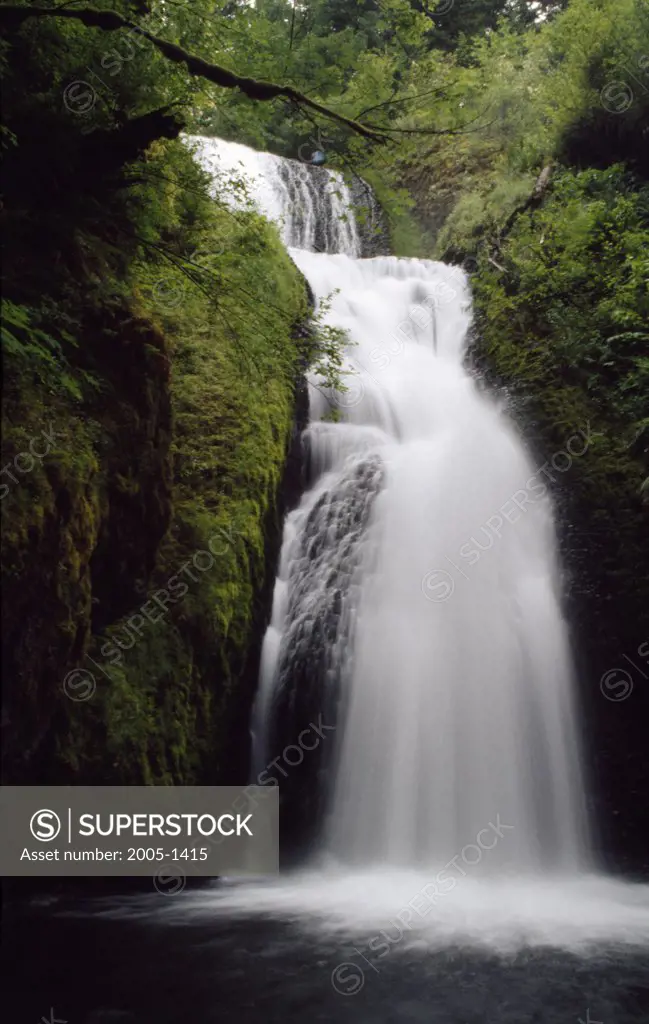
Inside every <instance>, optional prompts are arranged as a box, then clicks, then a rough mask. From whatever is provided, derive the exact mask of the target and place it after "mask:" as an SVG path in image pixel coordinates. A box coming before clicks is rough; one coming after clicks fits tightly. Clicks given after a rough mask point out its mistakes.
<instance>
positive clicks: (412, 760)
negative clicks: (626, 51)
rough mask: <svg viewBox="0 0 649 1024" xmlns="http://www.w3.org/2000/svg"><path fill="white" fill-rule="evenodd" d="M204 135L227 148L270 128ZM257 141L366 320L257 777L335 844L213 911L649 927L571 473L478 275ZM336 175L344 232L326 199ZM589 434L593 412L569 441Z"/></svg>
mask: <svg viewBox="0 0 649 1024" xmlns="http://www.w3.org/2000/svg"><path fill="white" fill-rule="evenodd" d="M203 143H204V144H203V145H202V149H201V146H200V145H199V150H198V151H199V155H200V154H201V153H202V154H203V159H204V161H205V162H206V163H207V165H208V166H211V167H214V166H216V165H218V166H219V167H221V169H222V168H223V167H225V166H229V167H230V168H232V166H233V157H234V156H237V158H238V157H239V155H240V151H243V150H245V147H237V151H236V153H234V152H233V147H232V144H229V143H220V142H219V140H214V139H210V140H203ZM206 154H207V156H206ZM208 157H209V159H208ZM228 161H229V162H228ZM240 163H241V167H242V168H243V171H244V172H245V171H246V169H247V170H248V172H250V171H251V170H252V172H254V173H253V179H254V182H253V184H254V188H253V192H254V194H255V201H256V202H257V203H258V205H259V206H260V207H261V209H262V210H263V211H264V212H266V213H267V215H268V216H270V217H271V218H273V219H275V220H276V221H277V222H278V224H279V225H280V226H281V229H282V231H283V233H284V238H285V241H286V243H287V244H288V246H289V252H290V254H291V256H292V258H293V260H294V261H295V263H296V264H297V266H298V267H299V268H300V270H301V271H302V273H303V274H304V276H305V277H306V279H307V280H308V282H309V285H310V287H311V289H312V292H313V294H314V296H315V299H316V302H317V303H321V302H322V301H323V300H326V301H327V312H326V319H327V322H328V323H329V324H330V325H332V326H333V327H336V328H341V329H342V330H343V331H345V332H346V334H347V338H348V344H347V347H346V354H345V364H344V366H343V375H344V383H345V386H344V388H341V389H340V390H338V391H331V390H327V389H326V388H325V387H324V386H323V382H322V381H321V380H319V379H318V378H317V376H315V375H314V374H313V373H312V374H311V375H310V377H309V391H310V423H309V426H308V429H307V430H306V431H305V435H304V439H303V440H304V450H305V453H306V458H307V462H308V471H309V484H308V488H307V490H306V491H305V493H304V495H303V497H302V500H301V502H300V504H299V506H298V507H297V508H295V509H294V510H293V511H292V512H290V514H289V515H288V516H287V519H286V522H285V528H284V538H283V543H282V550H281V557H280V563H279V567H278V573H277V579H276V583H275V590H274V598H273V608H272V617H271V622H270V624H269V626H268V629H267V632H266V635H265V638H264V642H263V648H262V657H261V667H260V677H259V688H258V692H257V696H256V700H255V705H254V709H253V716H252V726H251V733H252V743H253V772H252V781H253V782H258V783H262V784H265V783H268V782H269V781H272V782H275V783H279V785H280V787H281V788H280V797H281V799H282V801H283V803H284V804H285V806H286V817H287V819H291V818H297V819H300V820H301V821H302V824H304V823H306V824H307V825H308V828H307V829H306V831H307V832H308V835H309V838H310V840H311V842H310V846H309V853H310V858H309V859H308V860H307V865H306V867H305V868H303V869H302V870H301V871H300V872H298V873H292V874H290V875H288V876H286V877H285V878H284V879H282V880H281V881H279V882H276V883H274V884H269V883H267V882H260V883H246V884H245V885H244V884H234V885H227V884H226V885H225V886H223V887H221V889H220V890H219V893H218V895H217V893H216V892H215V895H214V899H211V898H208V899H205V897H204V896H202V897H200V898H199V897H196V898H195V899H194V900H192V912H195V913H197V914H200V913H212V912H214V910H215V909H220V910H221V911H222V912H226V913H228V914H231V913H236V912H244V913H246V914H248V913H268V914H277V913H287V914H288V915H289V917H293V916H295V915H300V916H301V918H303V919H304V920H305V921H307V922H308V921H309V920H311V921H314V920H317V921H318V922H319V927H331V928H333V929H334V930H337V929H340V928H343V929H347V930H349V931H350V932H355V933H358V932H359V930H360V931H363V929H375V928H376V927H377V926H378V925H379V923H380V922H381V921H385V919H386V918H387V917H388V916H389V915H390V914H392V916H394V915H395V914H396V911H397V910H398V909H399V908H400V907H402V906H408V907H410V908H412V906H413V903H412V900H413V899H415V900H416V899H420V900H421V899H424V896H425V901H428V903H429V904H430V906H431V907H434V909H435V913H434V914H433V915H431V918H430V919H427V920H426V921H424V920H423V917H424V915H423V913H422V914H420V916H421V917H422V920H421V921H419V923H418V928H419V930H420V932H423V930H424V929H425V930H426V934H427V938H428V940H431V935H432V934H433V931H434V939H433V940H432V941H435V942H438V943H439V942H443V943H447V942H453V941H462V942H465V941H477V942H480V943H482V942H487V943H489V944H491V945H496V946H498V945H500V946H502V947H507V948H509V947H511V946H512V945H514V946H515V945H517V944H527V945H534V944H539V945H544V944H547V943H553V944H556V945H557V946H561V945H564V946H566V947H569V948H572V949H579V948H580V947H581V946H584V945H588V944H589V943H591V944H592V943H598V942H600V943H601V942H606V941H608V940H613V941H621V942H631V943H636V942H648V941H649V890H647V888H646V887H641V886H638V887H629V886H627V885H626V884H625V883H624V882H617V881H613V880H610V879H607V878H606V877H605V876H604V875H603V874H601V873H598V872H597V871H596V868H595V866H594V856H593V853H592V843H591V840H590V837H589V828H588V823H587V820H586V811H585V796H584V791H585V786H584V781H583V779H582V772H581V766H580V756H579V738H578V730H577V726H576V707H575V699H574V692H573V691H574V685H573V684H574V681H573V669H572V663H571V653H570V646H569V641H568V634H567V626H566V622H565V620H564V617H563V615H562V610H561V599H560V590H561V574H560V567H559V565H558V560H557V551H556V545H555V536H554V524H553V514H552V505H551V500H550V495H549V487H548V480H547V477H546V476H544V474H543V473H542V472H541V471H540V470H538V469H537V468H536V467H535V465H534V463H533V462H532V460H531V458H530V455H529V454H528V452H527V451H526V449H525V446H524V444H523V442H522V440H521V438H520V436H519V434H518V432H517V430H516V428H515V427H514V425H513V424H512V422H511V421H510V420H509V418H508V417H507V415H506V412H505V411H504V409H503V408H502V407H501V406H500V405H499V403H498V401H497V400H496V398H495V397H494V396H493V395H490V394H489V393H487V392H486V390H485V389H484V388H483V387H482V386H481V384H480V381H479V380H478V379H476V378H475V377H474V376H473V375H472V374H471V372H470V371H469V370H468V369H467V367H466V351H467V336H468V332H469V328H470V324H471V299H470V290H469V285H468V281H467V278H466V275H465V274H464V273H463V271H462V270H461V269H460V268H457V267H452V266H447V265H445V264H443V263H438V262H433V261H430V260H422V259H402V258H396V257H392V256H381V257H374V258H362V256H360V254H359V251H358V242H357V239H358V235H357V232H356V228H355V225H354V220H353V212H352V211H351V209H350V207H349V205H346V204H348V201H349V193H344V194H343V193H341V192H340V189H339V187H338V186H339V184H340V183H339V182H338V179H336V178H333V176H332V174H331V172H328V171H324V170H323V169H322V168H318V169H314V168H307V167H304V166H303V165H300V164H298V163H297V162H295V161H288V160H283V159H281V158H279V157H271V156H270V155H269V154H260V153H255V154H253V153H252V151H251V150H247V151H246V155H245V157H244V158H243V159H242V160H241V162H240ZM309 175H314V177H313V178H308V176H309ZM316 176H318V177H316ZM296 181H298V182H300V183H301V184H300V187H299V188H298V187H297V186H295V187H291V188H287V187H286V184H287V182H288V183H291V182H293V184H295V182H296ZM327 181H328V184H327ZM332 184H333V185H336V186H337V188H338V192H339V197H340V195H343V199H344V200H345V202H344V203H343V210H342V214H343V215H344V224H345V228H344V231H343V232H342V233H341V231H340V230H339V228H337V227H336V226H335V225H334V224H333V223H332V221H333V220H335V219H336V218H340V217H341V209H340V208H339V206H337V205H336V204H332V203H331V202H329V201H328V200H325V198H323V197H322V196H320V198H319V199H318V189H319V188H325V187H330V186H332ZM317 217H324V218H325V219H326V223H324V224H321V225H320V227H319V229H318V231H319V233H320V237H322V238H325V239H326V240H328V243H327V246H326V247H324V248H327V251H321V250H322V248H323V247H322V246H319V245H318V244H316V243H315V241H314V238H315V234H314V230H313V224H314V218H316V219H317ZM305 225H311V227H310V228H309V230H308V231H305ZM332 248H334V249H335V248H337V249H338V250H339V251H331V249H332ZM340 250H342V251H340ZM587 446H588V436H587V431H586V430H585V431H584V433H583V434H580V435H579V436H576V437H573V438H566V445H565V446H564V447H566V448H567V451H569V452H570V456H569V457H570V458H578V457H579V456H580V455H581V454H584V453H585V451H586V449H587ZM315 723H319V724H315ZM323 723H325V724H324V725H323ZM300 737H308V742H307V740H305V742H304V744H302V741H301V739H300ZM289 750H290V751H292V753H291V755H290V756H289V754H288V751H289ZM284 752H286V757H285V758H284V756H283V753H284ZM295 752H297V756H295ZM278 765H279V770H277V766H278ZM431 886H432V887H433V894H432V895H431ZM456 888H457V892H456V893H454V895H453V899H452V900H449V901H446V900H444V899H441V902H440V897H444V896H445V895H448V894H449V893H450V892H452V891H453V890H454V889H456ZM422 894H424V896H422ZM429 909H430V907H429ZM412 916H413V915H412V913H410V917H411V918H412ZM399 920H402V918H401V917H399ZM408 927H409V928H410V925H408ZM431 929H432V931H431ZM370 934H371V932H370ZM401 934H403V929H401Z"/></svg>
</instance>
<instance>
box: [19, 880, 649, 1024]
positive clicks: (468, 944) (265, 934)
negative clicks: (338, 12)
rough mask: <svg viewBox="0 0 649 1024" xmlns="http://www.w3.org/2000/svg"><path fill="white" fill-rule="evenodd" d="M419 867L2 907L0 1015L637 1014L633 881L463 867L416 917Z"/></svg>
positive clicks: (249, 1020)
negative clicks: (460, 876) (452, 887)
mask: <svg viewBox="0 0 649 1024" xmlns="http://www.w3.org/2000/svg"><path fill="white" fill-rule="evenodd" d="M423 877H424V876H422V877H420V878H416V877H415V876H414V874H413V873H411V872H404V873H397V874H395V873H394V872H393V871H390V872H387V873H386V872H381V871H376V872H370V873H366V874H365V875H360V874H359V875H356V876H354V875H351V876H350V875H349V874H348V873H347V874H345V875H340V876H338V877H335V876H334V877H331V878H329V879H325V878H323V876H322V874H320V873H314V872H311V873H304V874H302V875H296V876H293V877H290V876H287V877H285V878H282V879H280V880H278V881H275V882H271V881H268V880H259V881H254V880H247V881H241V880H237V881H232V882H229V881H227V880H221V881H219V882H213V883H211V884H209V885H208V886H206V887H204V888H200V889H185V890H184V891H181V892H178V893H175V894H173V895H171V894H170V895H165V894H164V893H158V892H156V893H153V894H151V895H137V896H128V897H126V896H122V897H116V896H110V897H108V896H104V897H100V898H94V899H81V898H78V897H77V898H70V897H68V898H57V899H53V898H50V899H49V900H47V899H39V900H34V901H32V903H31V904H30V905H29V906H25V904H22V905H21V906H20V907H18V906H17V905H15V906H12V905H9V907H8V909H7V915H6V918H7V928H6V935H7V937H8V939H7V942H6V943H5V949H4V951H3V960H4V965H3V976H4V977H5V979H6V981H5V983H4V987H3V997H2V998H3V1002H4V1003H5V1005H7V1008H8V1010H9V1011H10V1012H9V1013H8V1014H7V1016H6V1018H5V1019H7V1020H11V1021H12V1022H14V1021H15V1022H16V1024H17V1022H19V1021H25V1022H27V1024H36V1022H37V1021H40V1020H41V1019H44V1020H45V1021H48V1022H50V1021H54V1020H58V1021H66V1022H69V1024H136V1022H137V1024H149V1022H150V1024H188V1022H200V1024H212V1022H214V1024H216V1022H225V1021H236V1022H237V1024H259V1022H261V1021H273V1022H274V1021H278V1022H280V1021H285V1022H288V1024H291V1022H298V1021H300V1022H301V1021H304V1020H305V1019H309V1020H312V1021H322V1022H334V1021H336V1022H337V1021H354V1022H359V1024H365V1022H367V1024H370V1022H371V1024H388V1022H390V1024H392V1022H394V1024H396V1022H401V1021H403V1022H424V1021H425V1022H427V1024H429V1022H430V1024H487V1022H494V1024H577V1022H578V1021H581V1022H582V1024H597V1022H599V1024H645V1022H646V1020H647V1019H648V1018H649V947H648V946H647V944H646V943H647V931H648V929H649V918H648V914H647V905H648V901H649V889H648V888H647V887H646V886H634V885H629V884H628V883H624V882H621V881H615V880H611V879H603V878H600V877H596V876H592V877H584V878H582V879H580V880H572V881H565V882H560V881H557V882H556V883H555V884H550V883H548V882H547V881H546V882H544V883H541V882H535V881H533V880H528V881H525V880H515V879H509V880H507V879H504V880H503V881H502V882H501V883H500V884H498V883H497V882H495V881H494V880H493V879H490V880H489V883H488V885H484V884H483V883H481V882H480V881H478V880H473V879H471V878H467V879H466V881H465V883H464V884H463V885H462V886H461V887H458V890H457V893H455V894H451V895H449V896H448V897H447V898H444V899H442V900H439V901H438V902H437V903H436V904H434V905H433V909H432V910H431V912H430V913H429V914H426V915H425V917H422V916H421V911H422V906H421V903H420V902H418V901H417V894H420V893H421V890H422V879H423ZM413 885H415V886H418V887H419V888H417V889H415V890H414V891H413ZM406 900H407V901H408V902H406ZM407 907H410V908H411V910H412V911H413V912H412V913H410V914H409V913H408V912H407V909H406V908H407ZM643 943H644V948H643Z"/></svg>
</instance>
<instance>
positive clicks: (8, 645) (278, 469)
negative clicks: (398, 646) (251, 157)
mask: <svg viewBox="0 0 649 1024" xmlns="http://www.w3.org/2000/svg"><path fill="white" fill-rule="evenodd" d="M124 6H126V5H124ZM105 55H106V43H105V40H104V41H103V43H102V42H101V41H100V40H99V39H98V38H97V37H96V36H93V35H92V34H88V33H87V32H85V30H84V29H83V28H81V27H80V26H76V25H70V24H65V25H63V26H61V25H59V24H57V25H54V24H53V23H47V24H46V23H42V24H39V25H36V26H35V25H29V26H26V27H24V28H22V29H21V30H20V31H19V32H16V33H13V34H11V36H10V37H9V39H8V44H7V45H6V46H5V65H4V77H5V110H4V114H5V118H4V141H5V146H6V154H5V159H6V173H5V199H4V209H3V219H4V222H5V229H6V233H7V251H6V258H5V275H4V282H3V285H4V287H3V292H4V298H5V302H4V304H3V333H2V344H3V363H4V374H5V403H4V419H3V427H4V429H3V467H4V470H3V487H2V499H3V500H2V514H3V516H2V518H3V555H2V563H3V576H4V598H5V600H4V602H3V611H4V622H3V626H4V630H3V632H4V664H5V678H6V684H7V685H6V691H5V707H4V724H5V744H4V753H5V759H6V760H5V764H6V769H7V772H8V777H9V778H12V779H15V780H21V781H25V780H32V781H34V780H40V781H46V780H47V781H50V782H53V781H56V780H58V781H65V780H67V779H74V778H78V777H83V778H84V780H85V781H88V782H90V781H103V782H107V781H113V782H118V781H129V782H137V781H141V782H149V783H150V782H158V783H160V782H172V781H173V782H192V781H196V780H197V779H199V778H205V777H210V778H212V779H214V778H218V777H219V772H220V770H221V769H222V765H220V763H219V757H220V756H222V754H223V749H224V744H225V742H226V739H227V724H228V723H227V714H228V713H229V712H228V708H229V702H230V701H231V700H232V696H233V695H232V688H233V686H234V683H235V682H240V677H241V674H242V673H243V672H244V671H245V662H246V657H247V655H248V653H249V651H250V649H251V645H252V643H253V640H254V637H253V635H252V634H253V632H254V630H253V621H254V619H255V616H258V608H257V604H256V600H255V599H256V597H257V596H258V595H259V593H260V589H261V587H262V584H263V581H264V579H265V576H266V575H267V571H268V566H267V564H266V562H267V557H268V550H269V548H271V549H272V546H273V544H276V543H277V530H278V522H277V518H278V515H279V511H278V509H279V490H280V482H281V477H282V472H283V467H284V464H285V460H286V453H287V450H288V448H289V445H290V443H291V439H292V429H293V428H292V425H293V419H294V411H295V392H296V386H297V381H298V379H299V376H300V374H301V372H302V371H303V368H304V364H305V360H306V359H307V348H306V342H305V340H304V333H303V332H300V330H299V329H298V328H299V324H300V323H301V322H302V321H303V320H304V318H305V316H306V314H307V295H306V291H305V286H304V282H303V280H302V279H301V277H300V275H299V274H298V272H297V270H296V269H295V267H294V265H293V263H292V262H291V260H290V259H289V257H288V255H287V254H286V252H285V250H284V248H283V246H282V245H281V243H280V240H279V237H278V235H277V232H276V229H275V228H274V227H271V226H270V225H269V224H268V223H267V222H265V221H264V220H263V218H261V217H259V216H258V215H257V214H256V213H254V212H253V211H252V210H249V209H246V208H245V207H243V208H240V209H237V210H236V211H235V210H233V209H231V208H230V206H229V205H228V204H227V203H226V202H225V201H224V200H223V199H218V198H217V199H213V198H210V197H209V195H208V181H207V178H206V176H205V175H204V174H203V172H202V171H200V170H199V168H198V167H197V165H196V164H195V163H194V161H193V160H192V157H191V155H190V153H189V151H188V149H187V146H186V145H185V144H183V143H182V142H181V141H180V140H178V139H177V136H178V134H179V132H180V128H181V124H182V119H181V118H180V117H178V116H177V115H172V114H171V113H170V111H169V110H168V109H167V108H166V107H162V106H160V104H163V103H164V101H165V100H166V99H167V98H168V96H169V93H170V91H173V90H174V88H176V85H177V82H175V81H174V77H173V72H170V71H169V69H168V68H166V67H165V68H164V74H163V73H162V64H161V63H156V61H155V59H154V60H153V62H152V63H151V62H150V61H148V60H146V61H145V60H141V61H139V62H138V65H137V67H135V66H134V65H133V66H129V67H126V68H125V69H124V74H123V75H121V76H120V77H119V80H118V81H117V82H116V83H115V88H114V90H112V91H111V92H110V93H109V94H107V95H106V96H103V97H102V102H100V101H99V98H98V94H95V93H94V92H93V93H89V92H88V91H87V89H86V86H87V84H88V83H81V84H80V83H79V82H77V83H76V84H75V82H74V81H72V82H71V81H70V80H71V78H73V76H75V77H80V72H79V70H78V69H79V68H81V67H84V66H85V67H87V68H91V69H92V68H95V67H96V68H97V71H98V74H102V72H101V70H100V69H101V66H102V60H103V59H104V57H105ZM104 63H105V61H104ZM86 74H87V73H86ZM87 77H88V78H90V75H87ZM66 90H67V91H66ZM84 90H85V91H84ZM88 96H90V98H91V99H92V98H93V97H94V100H95V101H96V102H93V103H92V105H91V107H90V108H89V109H88V110H87V111H83V112H82V113H79V110H78V109H74V108H75V104H77V106H78V102H81V105H82V106H83V105H84V104H85V99H84V97H85V98H87V97H88ZM156 104H158V107H157V109H156ZM152 108H153V109H152ZM170 580H171V581H172V582H171V583H170ZM155 595H157V596H155Z"/></svg>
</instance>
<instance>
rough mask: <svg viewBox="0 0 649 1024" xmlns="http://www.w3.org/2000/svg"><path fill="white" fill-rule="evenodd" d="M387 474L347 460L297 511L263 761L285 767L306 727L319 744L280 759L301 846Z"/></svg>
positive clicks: (377, 466) (289, 817)
mask: <svg viewBox="0 0 649 1024" xmlns="http://www.w3.org/2000/svg"><path fill="white" fill-rule="evenodd" d="M383 477H384V467H383V463H382V460H381V458H380V456H379V455H378V454H377V453H370V454H365V455H363V456H362V457H361V458H360V459H358V458H356V459H350V460H349V461H348V463H347V465H346V466H345V468H344V469H343V470H342V472H340V473H338V474H335V475H334V474H332V475H331V476H330V477H329V478H328V482H327V483H324V482H323V483H324V486H320V487H318V488H316V490H315V492H314V493H312V494H311V495H310V496H309V498H307V500H306V502H305V503H304V505H303V506H302V507H301V508H300V509H299V510H298V511H297V512H296V513H295V514H294V516H295V528H296V535H295V540H294V543H293V548H292V550H291V551H290V553H289V559H290V571H289V578H288V608H287V622H286V628H285V632H284V635H283V637H282V642H281V647H280V652H279V660H278V665H277V680H278V685H277V690H276V695H275V702H274V707H273V710H272V718H273V728H272V730H271V741H270V753H269V761H270V760H271V759H272V758H278V759H279V761H278V764H279V767H280V769H281V768H282V763H283V762H282V757H283V752H284V751H286V750H287V748H288V747H290V746H293V745H295V744H296V742H297V738H298V737H299V736H300V735H302V733H303V731H305V732H308V733H309V735H310V736H311V734H314V735H319V742H317V744H316V742H315V740H314V741H313V743H311V742H310V743H309V746H308V747H307V751H308V752H307V753H305V754H304V756H303V757H302V758H300V763H299V764H298V765H296V766H294V767H288V768H287V767H286V766H284V770H283V771H282V772H281V775H282V777H281V779H280V780H279V781H280V784H281V807H282V811H283V819H282V828H283V834H285V838H286V839H287V842H288V845H289V846H293V847H294V848H295V849H297V850H299V849H300V848H302V847H303V846H304V845H305V844H306V843H308V842H309V841H310V840H311V839H313V837H314V836H315V833H316V830H317V825H318V822H319V820H320V819H321V817H322V812H323V810H324V807H325V803H326V796H327V794H326V786H325V776H326V774H327V767H328V765H330V763H331V758H332V756H333V754H334V751H335V747H336V742H337V740H336V734H335V726H336V723H337V720H338V713H337V710H338V702H339V699H340V683H341V679H342V678H343V676H344V674H345V673H346V672H347V671H348V670H349V660H348V658H349V655H348V652H349V649H350V640H351V636H352V632H353V628H354V621H353V618H352V615H351V609H352V607H353V606H354V604H355V601H354V600H352V599H351V598H352V595H353V594H354V593H355V588H356V587H357V586H358V580H357V570H358V568H359V565H360V554H361V543H362V541H363V538H364V536H365V533H366V531H367V529H368V526H369V521H370V516H371V512H372V507H373V504H374V500H375V498H376V496H377V494H378V493H379V491H380V489H381V486H382V483H383ZM322 723H324V725H323V724H322ZM318 728H319V732H318ZM323 730H324V731H323ZM311 738H312V737H311ZM286 760H288V758H287V759H286ZM288 764H289V765H290V764H291V762H290V760H288ZM284 776H285V777H284Z"/></svg>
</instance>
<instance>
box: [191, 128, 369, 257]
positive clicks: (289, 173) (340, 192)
mask: <svg viewBox="0 0 649 1024" xmlns="http://www.w3.org/2000/svg"><path fill="white" fill-rule="evenodd" d="M186 141H187V142H188V143H189V144H190V145H191V147H192V148H193V149H194V152H195V155H196V159H197V160H198V161H199V162H200V163H201V164H202V165H203V167H204V168H205V169H206V170H207V171H209V173H210V174H211V176H212V178H213V180H214V191H215V193H216V194H218V195H219V196H220V197H223V196H225V197H226V199H229V200H230V202H231V203H232V205H240V203H241V200H242V189H241V184H242V183H243V184H244V185H245V190H246V194H247V197H248V198H249V199H250V200H251V201H252V203H254V205H255V206H256V207H257V209H259V210H261V211H262V212H263V213H265V214H266V216H267V217H268V218H269V219H270V220H274V221H275V222H276V223H277V224H278V225H279V226H280V229H281V232H282V238H283V240H284V242H285V244H286V245H294V246H297V248H299V249H308V250H309V251H312V252H344V253H348V254H349V255H350V256H359V255H360V240H359V233H358V228H357V226H356V220H355V218H354V215H353V212H352V210H351V200H350V194H349V189H348V188H347V185H346V184H345V182H344V181H343V178H342V175H340V174H338V173H337V172H335V171H327V170H325V169H324V168H323V167H312V166H311V165H310V164H306V163H302V162H301V161H299V160H285V159H284V158H283V157H280V156H274V155H273V154H272V153H263V152H259V151H257V150H255V149H250V148H249V147H248V146H242V145H240V143H238V142H225V141H224V140H223V139H210V138H205V137H203V136H198V135H189V136H187V137H186Z"/></svg>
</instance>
